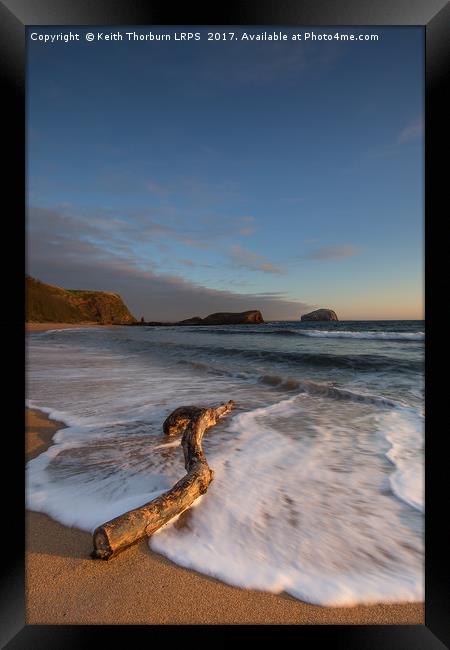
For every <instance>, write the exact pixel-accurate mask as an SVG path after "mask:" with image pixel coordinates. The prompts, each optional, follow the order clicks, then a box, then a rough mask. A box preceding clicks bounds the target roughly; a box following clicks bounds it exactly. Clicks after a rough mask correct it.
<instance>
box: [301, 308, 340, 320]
mask: <svg viewBox="0 0 450 650" xmlns="http://www.w3.org/2000/svg"><path fill="white" fill-rule="evenodd" d="M300 320H302V321H317V320H324V321H327V320H339V318H338V317H337V314H336V312H335V311H333V310H332V309H316V310H315V311H311V312H309V314H303V316H302V317H301V319H300Z"/></svg>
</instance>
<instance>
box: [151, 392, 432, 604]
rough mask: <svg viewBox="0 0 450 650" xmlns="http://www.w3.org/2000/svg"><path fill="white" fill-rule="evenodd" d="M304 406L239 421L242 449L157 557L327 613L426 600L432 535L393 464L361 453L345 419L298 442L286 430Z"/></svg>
mask: <svg viewBox="0 0 450 650" xmlns="http://www.w3.org/2000/svg"><path fill="white" fill-rule="evenodd" d="M303 406H304V403H303V402H301V401H299V399H298V397H297V396H293V397H291V398H289V399H284V400H281V401H280V402H277V403H275V404H273V405H270V406H267V407H261V408H256V409H254V410H252V411H249V412H246V413H241V414H238V415H236V416H234V417H233V419H232V422H231V424H230V428H231V429H232V430H233V431H235V432H236V438H235V444H234V447H235V449H233V444H232V443H231V444H230V445H229V446H228V447H227V451H226V452H224V453H223V455H222V456H219V457H215V458H214V459H213V461H214V469H215V471H216V475H215V480H214V483H213V484H212V485H211V488H210V490H209V491H208V494H207V495H205V497H204V498H203V499H202V502H201V504H200V506H199V507H198V508H195V509H194V510H193V511H192V512H191V516H190V518H189V524H188V525H187V526H186V527H184V528H180V527H175V526H174V525H173V524H172V523H169V524H168V525H167V526H166V527H165V528H164V529H161V530H160V531H158V532H157V533H156V534H155V535H153V536H152V538H151V539H150V542H149V543H150V546H151V548H152V549H154V550H156V551H158V552H160V553H162V554H164V555H166V556H168V557H169V558H170V559H172V560H173V561H175V562H176V563H178V564H181V565H182V566H185V567H189V568H192V569H195V570H198V571H201V572H203V573H207V574H209V575H211V576H214V577H215V578H219V579H222V580H224V581H225V582H227V583H230V584H234V585H237V586H240V587H243V588H247V589H259V590H264V591H270V592H274V593H281V592H282V591H285V592H287V593H289V594H291V595H292V596H294V597H296V598H300V599H302V600H304V601H307V602H311V603H317V604H320V605H323V606H352V605H356V604H360V603H366V604H370V603H376V602H402V601H404V602H411V601H420V600H421V599H422V598H423V574H422V562H423V556H422V548H421V535H420V530H419V531H418V532H413V530H412V529H411V530H409V528H408V524H407V523H405V522H404V521H403V519H402V517H403V512H404V511H403V506H402V505H401V504H400V503H398V502H397V501H396V499H394V498H392V496H388V495H387V494H386V493H385V492H383V490H382V489H380V488H379V484H378V476H379V475H378V472H380V471H381V463H382V461H381V458H379V457H378V456H377V454H376V453H374V450H373V449H372V452H371V453H367V455H359V453H358V451H357V447H358V445H355V439H354V437H353V436H352V435H349V433H350V432H348V435H347V436H345V437H343V436H342V431H341V425H340V424H338V423H336V422H333V421H330V422H329V424H327V425H323V426H319V425H317V426H315V427H314V429H315V435H314V436H308V435H302V436H301V437H300V439H298V440H295V441H294V440H293V439H292V438H290V437H289V436H286V435H283V434H282V433H281V432H280V431H279V430H277V429H275V428H274V422H276V421H277V418H281V421H282V422H286V418H288V421H292V420H293V419H296V420H299V418H301V416H302V410H303ZM300 422H301V424H299V427H300V430H302V429H303V427H304V424H303V422H304V420H303V419H300ZM231 440H233V439H231ZM369 440H371V438H369ZM231 455H232V456H231ZM230 457H231V459H230ZM356 459H358V460H356ZM345 468H348V469H345ZM331 486H332V487H331ZM362 521H364V525H361V524H362ZM324 522H327V523H326V525H325V526H324ZM405 535H406V536H407V540H406V541H405Z"/></svg>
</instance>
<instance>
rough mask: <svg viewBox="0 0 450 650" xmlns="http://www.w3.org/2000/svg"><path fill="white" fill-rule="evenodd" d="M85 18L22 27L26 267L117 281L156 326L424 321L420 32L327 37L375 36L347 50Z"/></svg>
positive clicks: (65, 282) (67, 280) (75, 283)
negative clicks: (233, 315) (47, 38)
mask: <svg viewBox="0 0 450 650" xmlns="http://www.w3.org/2000/svg"><path fill="white" fill-rule="evenodd" d="M133 29H135V31H137V32H142V33H148V32H149V31H152V32H153V33H156V32H158V31H159V32H164V33H171V34H173V32H174V31H181V30H180V29H178V30H174V29H172V28H155V27H153V26H152V27H151V28H144V29H142V28H133ZM264 29H265V30H266V31H271V30H270V29H268V28H267V27H266V28H263V29H260V28H254V27H253V28H246V29H245V30H244V29H243V28H241V27H240V28H239V29H237V28H233V29H231V28H229V29H228V28H227V29H225V30H224V28H220V31H221V32H222V31H234V32H236V33H237V34H239V33H240V32H242V31H247V32H254V33H259V32H261V31H264ZM279 29H280V28H277V31H278V30H279ZM308 29H310V28H308ZM92 30H93V28H89V30H87V29H86V30H84V29H78V28H71V30H70V29H64V30H62V31H63V32H64V33H67V32H69V31H72V32H77V33H79V34H80V35H81V36H80V41H79V42H72V43H63V42H62V43H54V44H43V43H42V42H39V41H37V42H36V41H35V42H33V41H30V39H29V36H30V33H31V32H32V31H33V32H37V33H41V34H44V33H49V34H56V33H60V32H61V30H60V29H54V28H47V29H46V28H39V29H29V30H28V77H27V78H28V87H27V126H28V157H27V160H28V174H27V178H28V183H27V185H28V189H27V200H28V272H29V273H31V274H32V275H34V276H36V277H38V278H40V279H41V280H43V281H46V282H50V283H53V284H58V285H61V286H66V287H68V288H86V289H88V288H90V289H101V290H109V291H118V292H120V293H121V294H122V296H123V298H124V299H125V301H126V302H127V303H128V305H129V306H130V308H131V309H132V311H133V312H134V313H135V315H136V316H140V315H141V314H142V315H144V316H145V317H146V318H147V319H151V320H157V319H168V320H172V319H178V318H187V317H190V316H196V315H198V316H204V315H206V314H207V313H210V312H212V311H219V310H243V309H253V308H260V309H261V310H262V311H263V315H264V316H265V317H266V318H267V319H269V318H270V319H277V318H280V319H283V318H299V316H300V314H301V313H304V312H306V311H308V310H310V309H313V308H318V307H329V308H332V309H334V310H335V311H336V312H337V313H338V316H339V317H340V318H341V319H366V318H367V319H371V318H381V319H383V318H423V93H424V87H423V75H424V70H423V45H424V37H423V30H422V29H421V28H387V29H374V28H370V29H367V28H360V29H351V30H350V29H342V28H333V29H332V30H328V31H329V32H330V33H335V32H336V31H339V32H340V33H361V32H364V33H377V34H379V41H378V42H370V41H369V42H366V41H363V42H347V43H343V42H337V41H335V40H333V41H325V42H293V41H290V40H288V41H287V42H263V43H256V42H252V43H249V42H241V41H239V40H237V41H225V42H224V41H219V42H210V41H207V40H206V33H207V32H208V31H211V30H210V29H209V28H194V29H192V31H197V32H201V33H202V39H201V40H200V41H192V42H188V43H186V42H175V41H173V40H171V41H170V42H152V43H149V42H138V43H135V42H127V41H119V42H108V43H105V42H92V43H88V42H86V40H85V38H84V34H85V32H87V31H92ZM98 31H106V32H110V31H111V29H110V28H108V29H107V30H102V29H101V28H97V29H95V32H98ZM114 31H116V30H114ZM120 31H121V32H122V33H124V32H125V31H130V28H121V29H120ZM213 31H216V30H215V29H214V30H213ZM282 31H283V32H285V33H287V34H288V35H290V34H291V33H293V32H294V31H295V32H298V31H305V30H304V29H303V30H300V29H297V30H293V29H292V28H289V29H287V28H282ZM316 31H317V32H318V33H319V32H320V33H322V32H324V31H327V30H324V29H322V28H317V29H316Z"/></svg>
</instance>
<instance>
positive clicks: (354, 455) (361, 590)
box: [27, 328, 423, 605]
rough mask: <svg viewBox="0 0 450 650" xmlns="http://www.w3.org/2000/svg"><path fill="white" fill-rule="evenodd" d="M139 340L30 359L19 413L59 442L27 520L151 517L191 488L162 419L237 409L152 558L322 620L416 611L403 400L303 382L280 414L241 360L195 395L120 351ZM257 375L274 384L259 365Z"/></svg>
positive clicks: (219, 430) (92, 337)
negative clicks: (340, 608)
mask: <svg viewBox="0 0 450 650" xmlns="http://www.w3.org/2000/svg"><path fill="white" fill-rule="evenodd" d="M140 329H141V328H130V330H131V331H130V330H126V331H124V332H123V333H122V334H121V331H120V330H119V331H115V332H114V334H113V333H111V334H110V335H109V334H108V335H105V334H104V333H103V332H102V336H101V342H97V338H96V337H97V334H96V333H95V332H93V331H92V330H90V332H89V333H88V334H83V335H82V336H83V338H84V339H85V340H86V343H85V344H83V345H81V341H80V338H81V334H80V333H78V334H74V335H73V336H67V337H60V339H61V340H63V341H64V342H63V343H60V340H59V339H58V344H57V346H56V341H53V342H51V343H49V339H47V342H46V341H45V339H39V337H36V338H35V340H34V342H33V344H32V345H31V344H30V349H29V359H30V363H29V372H28V395H29V402H28V405H29V406H31V407H36V408H40V409H42V410H44V411H45V412H47V413H48V414H49V415H50V417H52V418H54V419H57V420H60V421H63V422H65V423H66V424H67V425H68V427H66V428H64V429H61V430H60V431H59V432H58V433H57V434H56V435H55V437H54V444H53V445H52V446H51V447H50V448H49V449H48V450H47V451H46V452H45V453H44V454H41V455H40V456H38V457H37V458H35V459H33V460H32V461H30V462H29V463H28V465H27V505H28V507H29V508H32V509H33V510H37V511H40V512H46V513H48V514H49V515H51V516H52V517H54V518H55V519H57V520H59V521H61V522H62V523H64V524H66V525H70V526H77V527H79V528H81V529H84V530H88V531H92V530H93V529H94V528H95V527H96V526H97V525H99V524H101V523H103V522H104V521H107V520H108V519H111V518H113V517H115V516H117V515H119V514H120V513H122V512H124V511H126V510H128V509H131V508H134V507H136V506H138V505H141V504H142V503H145V502H147V501H149V500H150V499H152V498H154V497H156V496H157V495H158V494H160V493H161V492H162V491H164V490H166V489H168V488H169V487H170V486H171V485H173V484H174V483H175V482H176V481H177V480H178V479H179V478H181V476H182V475H183V474H184V472H185V469H184V464H183V454H182V453H181V450H180V449H179V444H180V441H179V439H177V440H171V441H167V439H166V438H165V437H164V436H163V434H162V430H161V427H162V422H163V421H164V419H165V417H166V416H167V415H168V413H169V412H170V411H171V410H173V409H174V408H175V407H177V406H180V405H181V404H205V405H209V404H214V403H217V402H218V401H220V400H221V399H223V398H225V397H226V398H227V399H228V398H233V399H235V401H236V403H237V410H236V411H235V412H234V413H233V414H232V416H230V417H228V418H225V419H224V420H223V421H221V422H220V423H219V424H218V425H217V427H214V429H213V430H211V432H208V433H207V435H206V436H205V440H204V448H205V453H206V455H207V458H208V461H209V462H210V464H211V467H213V469H214V470H215V480H214V481H213V482H212V483H211V485H210V487H209V489H208V492H207V494H205V495H204V496H203V497H202V498H201V499H200V500H198V501H197V502H196V504H195V507H194V508H192V509H190V511H189V512H188V513H187V516H186V517H185V518H183V525H182V526H181V527H180V526H177V527H176V528H175V527H174V526H173V524H168V525H167V526H165V527H164V528H163V529H161V531H159V532H158V533H157V534H156V535H154V536H153V538H152V539H151V541H150V544H151V546H152V547H153V548H155V549H157V550H158V551H159V552H161V553H163V554H165V555H167V556H169V557H170V558H171V559H172V560H174V561H175V562H177V563H179V564H182V565H185V566H188V567H192V568H195V569H197V570H198V571H201V572H203V573H207V574H210V575H212V576H215V577H217V578H220V579H222V580H224V581H226V582H229V583H232V584H236V585H240V586H242V587H248V588H256V589H263V590H267V591H273V592H280V591H283V590H285V591H287V592H289V593H290V594H292V595H293V596H295V597H298V598H302V599H304V600H306V601H309V602H313V603H318V604H322V605H353V604H356V603H371V602H377V601H384V602H397V601H414V600H420V599H422V598H423V548H422V532H423V531H422V526H423V517H422V514H421V512H420V509H419V508H417V504H419V505H420V498H419V496H420V488H419V487H418V484H417V483H415V482H414V476H416V475H418V474H420V472H421V471H423V470H422V469H421V467H422V460H423V459H422V456H423V454H422V453H421V442H420V441H421V421H416V420H415V417H416V415H415V412H414V409H413V407H411V408H410V409H408V408H406V407H404V406H401V405H400V403H399V395H396V394H394V397H395V399H394V400H392V401H389V400H387V399H385V398H383V397H381V395H379V396H378V395H377V394H376V388H374V386H376V382H377V381H380V379H379V378H380V377H381V375H380V373H374V374H373V377H372V375H370V376H369V375H367V374H366V375H364V377H363V378H361V377H359V378H358V380H359V381H360V382H363V383H361V385H360V384H358V385H356V386H354V387H352V385H351V383H350V382H351V380H352V378H353V379H354V378H355V373H354V372H352V373H351V374H348V375H346V377H348V380H347V381H348V383H344V384H341V385H340V386H338V387H335V386H331V385H327V384H326V383H320V380H318V377H317V376H313V377H311V381H310V380H309V377H310V376H309V374H308V375H306V376H302V375H299V376H298V377H294V379H295V380H298V382H299V383H298V386H297V389H298V390H293V392H292V393H290V395H291V396H290V398H289V399H283V400H281V401H276V402H275V400H279V394H278V395H277V392H276V391H269V390H268V389H267V385H264V384H260V383H258V382H256V383H255V382H249V381H248V380H245V381H243V380H242V379H240V378H239V373H241V372H242V368H241V365H240V363H241V362H240V361H239V360H237V361H233V360H232V362H233V363H234V364H235V365H233V366H232V368H231V370H232V371H233V372H232V373H230V374H227V375H219V374H213V375H208V380H207V381H205V377H204V373H201V372H198V373H194V372H193V371H192V368H191V367H190V366H188V365H183V364H181V365H180V364H177V363H176V361H171V359H170V358H166V357H164V358H163V360H162V361H161V359H160V358H159V357H158V356H157V355H153V356H152V355H150V353H147V347H143V348H142V351H140V352H139V353H138V354H135V353H134V350H135V348H133V352H132V353H130V348H129V347H128V343H127V341H129V340H130V337H131V342H132V344H133V345H136V341H137V342H139V341H141V340H145V341H147V339H148V337H149V336H153V334H152V333H151V332H150V333H149V332H144V331H140ZM134 330H136V331H134ZM155 336H156V335H155ZM164 336H166V334H165V333H164ZM183 336H184V335H183ZM121 337H122V338H121ZM274 338H276V337H274ZM125 339H126V340H125ZM66 341H67V342H66ZM98 341H100V338H99V339H98ZM116 341H117V343H116ZM314 345H316V343H315V342H314ZM210 362H212V363H214V362H215V358H214V350H212V351H211V359H207V363H210ZM230 363H231V361H230ZM246 370H247V366H246ZM299 370H301V366H299ZM252 371H253V372H254V374H258V373H260V372H261V371H262V372H267V374H268V375H270V376H271V377H273V376H278V375H277V372H279V371H278V370H277V369H276V366H273V367H270V365H267V363H266V362H265V361H264V367H262V368H261V370H260V369H259V368H258V369H254V370H252ZM307 372H310V371H307ZM327 372H328V370H327ZM321 381H322V382H323V381H324V379H323V375H322V380H321ZM367 381H369V383H367ZM402 381H403V382H406V381H407V378H404V379H402ZM302 382H303V383H302ZM272 383H273V382H272ZM402 385H403V384H402ZM292 386H293V387H295V386H294V384H292ZM381 386H384V384H381ZM349 388H355V390H349ZM301 390H303V392H302V393H301V394H297V393H299V392H300V391H301ZM387 394H388V395H391V392H390V391H388V392H387ZM404 394H405V395H407V393H404ZM402 395H403V393H402ZM343 397H345V399H343ZM347 398H348V399H347ZM271 401H272V402H275V403H271ZM380 407H383V410H382V411H381V412H380ZM385 407H386V408H385ZM379 433H381V434H382V435H377V434H379ZM386 455H387V456H388V458H386ZM388 459H389V460H388ZM392 463H394V464H395V465H393V464H392ZM422 496H423V495H422ZM397 497H400V498H397ZM405 501H406V503H405ZM408 504H409V505H408ZM410 505H413V506H414V507H413V508H411V507H410ZM416 508H417V509H416Z"/></svg>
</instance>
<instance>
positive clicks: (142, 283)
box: [27, 208, 310, 321]
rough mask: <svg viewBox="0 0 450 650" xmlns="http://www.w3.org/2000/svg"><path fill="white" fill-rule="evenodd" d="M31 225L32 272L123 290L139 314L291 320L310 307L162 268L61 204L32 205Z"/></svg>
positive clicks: (76, 285)
mask: <svg viewBox="0 0 450 650" xmlns="http://www.w3.org/2000/svg"><path fill="white" fill-rule="evenodd" d="M28 224H29V227H30V232H29V234H28V238H27V244H28V256H27V272H28V273H30V274H31V275H33V276H35V277H37V278H39V279H40V280H42V281H43V282H50V283H51V284H56V285H59V286H63V287H67V288H71V289H80V288H81V289H82V288H84V289H98V290H103V291H115V292H118V293H120V294H121V295H122V297H123V299H124V300H125V302H126V303H127V304H128V306H129V307H130V309H131V311H132V312H133V313H134V314H135V316H137V317H140V316H141V315H144V317H145V318H146V319H148V320H169V321H172V320H180V319H182V318H188V317H190V316H206V315H207V314H209V313H212V312H216V311H244V310H246V309H260V310H261V311H262V313H263V315H264V317H265V318H266V319H271V318H272V319H274V318H277V319H291V318H299V315H300V314H301V313H303V312H304V311H307V310H309V309H310V305H307V304H305V303H303V302H300V301H295V300H289V299H286V298H285V296H284V295H283V294H282V293H276V292H272V293H257V292H254V293H238V292H234V291H226V290H218V289H212V288H209V287H206V286H203V285H201V284H198V283H195V282H192V281H189V280H187V279H185V278H182V277H180V276H178V275H174V274H168V273H159V272H158V270H157V269H156V268H155V267H153V266H152V261H151V260H148V259H145V258H144V257H139V256H136V255H135V254H134V253H133V252H132V251H128V249H127V248H126V246H123V247H119V246H115V247H114V248H112V247H111V245H110V243H111V242H110V241H107V240H106V239H104V241H100V233H99V231H98V229H97V228H96V227H95V226H92V225H89V221H88V220H86V221H85V222H83V223H82V222H80V220H77V219H76V218H74V217H73V216H68V215H67V214H64V213H63V212H62V211H60V210H57V209H55V210H49V209H43V208H30V209H29V211H28ZM104 234H105V237H106V233H104ZM88 239H89V240H88ZM241 252H242V251H241ZM247 255H248V252H247ZM251 255H254V256H255V257H253V258H252V261H253V263H254V264H256V265H257V264H259V265H263V266H264V265H267V269H270V268H271V265H270V262H268V261H267V260H264V258H261V256H257V255H256V254H251ZM184 262H185V267H186V268H187V267H189V266H190V260H188V259H186V260H184ZM273 268H276V267H273ZM267 269H266V272H273V270H270V271H268V270H267Z"/></svg>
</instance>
